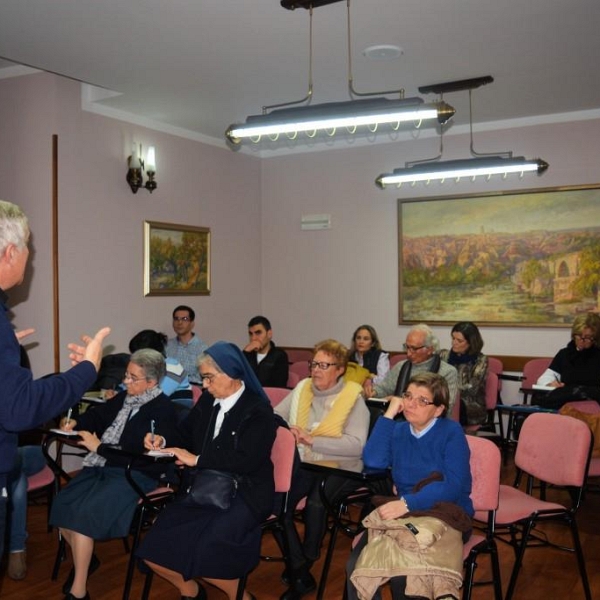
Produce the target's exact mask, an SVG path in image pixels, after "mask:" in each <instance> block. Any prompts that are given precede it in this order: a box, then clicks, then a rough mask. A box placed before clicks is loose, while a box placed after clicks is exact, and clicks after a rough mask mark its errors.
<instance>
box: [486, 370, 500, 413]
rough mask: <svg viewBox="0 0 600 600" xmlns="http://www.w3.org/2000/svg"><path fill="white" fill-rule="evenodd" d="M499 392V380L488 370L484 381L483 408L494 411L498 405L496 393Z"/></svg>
mask: <svg viewBox="0 0 600 600" xmlns="http://www.w3.org/2000/svg"><path fill="white" fill-rule="evenodd" d="M499 390H500V380H499V379H498V375H497V374H496V373H494V372H493V371H490V370H488V372H487V376H486V380H485V407H486V409H487V410H494V409H495V408H496V404H498V391H499Z"/></svg>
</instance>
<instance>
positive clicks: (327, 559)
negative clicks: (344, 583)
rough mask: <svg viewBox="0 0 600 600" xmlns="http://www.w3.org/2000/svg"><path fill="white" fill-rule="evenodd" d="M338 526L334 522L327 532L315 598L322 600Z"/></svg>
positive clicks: (339, 514)
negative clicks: (325, 547) (328, 532)
mask: <svg viewBox="0 0 600 600" xmlns="http://www.w3.org/2000/svg"><path fill="white" fill-rule="evenodd" d="M341 511H342V507H341V506H340V510H339V513H338V520H339V518H340V516H341ZM338 531H339V528H338V525H337V522H334V524H333V526H332V527H331V532H330V534H329V544H327V553H326V554H325V562H324V563H323V571H322V572H321V578H320V579H319V588H318V590H317V600H322V598H323V595H324V594H325V586H326V585H327V577H329V569H330V567H331V560H332V559H333V551H334V550H335V542H336V540H337V534H338Z"/></svg>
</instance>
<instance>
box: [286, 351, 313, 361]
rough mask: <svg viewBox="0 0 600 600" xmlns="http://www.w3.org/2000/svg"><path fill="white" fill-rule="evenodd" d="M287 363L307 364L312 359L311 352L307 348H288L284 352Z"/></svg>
mask: <svg viewBox="0 0 600 600" xmlns="http://www.w3.org/2000/svg"><path fill="white" fill-rule="evenodd" d="M286 353H287V356H288V362H289V363H290V364H292V363H295V362H303V361H304V362H307V361H309V360H310V359H311V358H312V355H313V352H312V350H310V349H309V348H289V349H287V350H286Z"/></svg>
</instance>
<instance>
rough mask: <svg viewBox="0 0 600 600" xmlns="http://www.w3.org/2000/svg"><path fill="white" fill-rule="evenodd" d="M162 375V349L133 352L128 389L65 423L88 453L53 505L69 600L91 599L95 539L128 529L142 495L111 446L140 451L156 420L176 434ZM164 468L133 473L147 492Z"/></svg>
mask: <svg viewBox="0 0 600 600" xmlns="http://www.w3.org/2000/svg"><path fill="white" fill-rule="evenodd" d="M164 373H165V361H164V358H163V357H162V355H161V354H160V353H158V352H156V351H155V350H139V351H138V352H135V353H134V354H133V355H132V356H131V358H130V361H129V366H128V367H127V372H126V373H125V377H124V379H123V381H124V382H125V386H126V388H127V389H126V391H124V392H121V393H119V394H117V396H116V397H115V398H114V399H112V400H111V401H110V402H107V403H106V404H101V405H99V406H97V407H94V408H93V409H90V410H88V411H86V412H85V413H84V414H83V415H80V416H79V417H77V421H75V420H73V419H69V420H68V421H67V419H63V421H62V422H61V428H62V429H64V430H65V431H73V430H76V431H78V433H79V436H80V437H81V441H80V442H79V445H81V446H84V447H85V448H87V449H88V450H89V451H90V453H89V454H88V455H87V456H86V457H85V458H84V460H83V470H82V471H81V472H80V473H79V474H78V475H76V476H75V477H74V478H73V479H72V480H71V481H70V482H69V483H68V484H67V486H66V487H65V488H63V489H62V490H61V491H60V492H59V493H58V495H57V496H56V498H55V499H54V502H53V503H52V512H51V515H50V524H51V525H54V526H55V527H59V528H60V532H61V534H62V535H63V537H64V539H65V540H66V542H67V544H69V546H70V547H71V551H72V553H73V569H72V570H71V573H70V574H69V577H68V578H67V581H66V582H65V584H64V586H63V592H64V593H65V594H66V596H65V600H77V599H78V598H85V599H86V600H89V597H90V596H89V594H88V592H87V579H88V574H91V573H92V572H93V571H95V570H96V569H97V568H98V566H99V562H98V559H97V558H96V557H95V556H94V555H93V552H94V540H105V539H109V538H116V537H124V536H126V535H127V534H128V533H129V527H130V525H131V519H132V518H133V514H134V512H135V508H136V504H137V501H138V495H137V494H136V492H135V491H134V489H133V488H132V487H131V485H130V484H129V483H128V481H127V479H126V478H125V467H126V465H127V462H128V459H121V460H119V459H118V458H116V457H114V455H112V456H111V454H110V446H111V445H119V446H120V447H121V448H122V449H123V450H128V451H129V452H132V453H139V454H142V453H143V452H144V437H145V435H146V433H147V432H148V431H149V430H150V428H151V423H152V422H153V423H154V424H155V427H156V431H158V432H161V433H162V434H164V435H173V434H174V432H175V425H176V413H175V408H174V406H173V403H172V402H171V401H170V400H169V399H168V398H167V397H166V396H165V395H164V394H163V393H162V391H161V389H160V388H159V387H158V382H159V381H160V379H161V378H162V377H163V375H164ZM123 463H124V464H123ZM164 469H165V467H164V465H161V464H158V463H148V465H146V466H144V467H140V470H138V471H134V472H133V476H134V478H135V481H136V482H137V483H138V485H139V486H140V487H141V488H142V489H143V490H144V491H148V492H149V491H151V490H152V489H153V488H154V487H156V485H157V480H158V479H159V478H160V476H161V474H162V472H163V471H164Z"/></svg>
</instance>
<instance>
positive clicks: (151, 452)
mask: <svg viewBox="0 0 600 600" xmlns="http://www.w3.org/2000/svg"><path fill="white" fill-rule="evenodd" d="M146 454H147V455H148V456H175V455H174V454H173V453H172V452H165V451H164V450H148V452H146Z"/></svg>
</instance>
